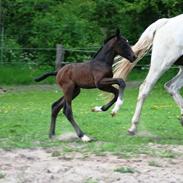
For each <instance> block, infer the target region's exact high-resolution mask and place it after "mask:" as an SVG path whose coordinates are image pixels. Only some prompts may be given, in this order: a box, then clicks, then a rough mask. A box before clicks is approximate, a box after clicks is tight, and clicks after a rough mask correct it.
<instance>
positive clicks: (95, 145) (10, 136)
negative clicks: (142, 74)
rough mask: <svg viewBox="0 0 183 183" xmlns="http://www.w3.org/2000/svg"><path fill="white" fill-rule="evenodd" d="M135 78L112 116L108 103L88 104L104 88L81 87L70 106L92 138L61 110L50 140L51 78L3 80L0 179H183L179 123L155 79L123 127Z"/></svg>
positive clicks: (54, 94) (91, 182) (54, 92)
mask: <svg viewBox="0 0 183 183" xmlns="http://www.w3.org/2000/svg"><path fill="white" fill-rule="evenodd" d="M133 77H135V73H134V76H132V78H133ZM164 79H165V78H163V80H164ZM140 83H141V81H131V82H127V89H126V91H125V101H124V105H123V107H122V108H121V109H120V111H119V113H118V114H117V115H116V116H115V117H111V115H110V113H111V111H110V110H109V111H107V112H104V113H92V112H91V109H92V107H93V106H95V105H100V104H103V103H105V102H106V101H108V100H109V98H110V94H109V95H108V94H107V95H106V94H104V93H101V91H98V90H95V89H94V90H82V91H81V95H80V96H79V97H78V98H77V99H76V100H75V101H74V102H73V107H74V108H75V109H76V110H75V111H74V114H75V116H76V119H78V121H79V125H80V126H81V127H82V128H83V129H84V130H85V131H86V133H87V134H89V135H90V136H91V137H95V141H93V142H90V143H83V142H80V141H79V140H78V138H77V137H76V135H75V133H74V131H73V128H72V127H71V126H70V124H69V122H68V121H67V120H66V119H65V118H64V116H63V115H62V113H60V115H59V117H58V123H57V131H56V133H57V136H56V138H55V139H52V140H49V138H48V135H47V134H48V127H49V118H50V112H49V111H50V105H49V104H51V102H52V100H53V99H54V98H55V99H56V98H58V96H60V90H59V88H58V87H57V86H56V85H53V84H52V85H50V84H46V85H45V84H43V85H27V86H3V88H4V89H6V92H3V93H1V94H0V101H1V105H0V121H1V128H0V148H1V151H0V155H1V159H0V177H1V178H0V182H5V183H6V182H12V183H14V182H42V181H43V180H44V181H46V182H53V183H54V182H61V183H62V182H63V183H64V182H74V183H77V182H78V183H79V182H83V183H95V182H96V183H98V182H120V183H121V182H122V183H123V182H126V181H128V180H130V182H137V180H138V181H139V182H147V180H150V181H151V182H181V181H182V165H183V161H182V160H183V151H182V150H183V128H182V126H181V125H180V123H179V119H178V118H179V109H178V107H177V106H176V104H175V103H174V102H173V100H172V98H171V97H170V96H169V95H168V94H167V93H166V91H164V88H163V85H162V83H161V81H160V82H159V83H158V84H157V86H156V87H155V89H154V90H153V91H152V93H151V95H150V97H149V98H148V100H147V102H146V104H145V105H146V107H144V109H143V114H142V122H141V124H140V126H139V131H138V133H137V135H136V136H129V135H128V134H127V130H126V129H128V127H129V126H130V123H129V121H130V118H131V116H132V114H133V109H134V105H135V102H136V97H137V93H138V86H139V84H140ZM81 106H82V107H81Z"/></svg>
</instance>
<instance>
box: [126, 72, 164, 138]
mask: <svg viewBox="0 0 183 183" xmlns="http://www.w3.org/2000/svg"><path fill="white" fill-rule="evenodd" d="M163 72H164V70H157V71H156V73H154V72H153V71H151V70H150V71H149V73H148V75H147V77H146V79H145V81H144V82H143V83H142V84H141V86H140V88H139V95H138V99H137V104H136V109H135V113H134V115H133V118H132V122H131V127H130V128H129V129H128V132H129V134H131V135H134V134H135V132H136V130H137V125H138V122H139V119H140V115H141V111H142V106H143V104H144V101H145V99H146V97H147V96H148V95H149V92H150V91H151V89H152V88H153V86H154V85H155V83H156V81H157V80H158V79H159V78H160V76H161V75H162V74H163Z"/></svg>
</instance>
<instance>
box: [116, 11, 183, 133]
mask: <svg viewBox="0 0 183 183" xmlns="http://www.w3.org/2000/svg"><path fill="white" fill-rule="evenodd" d="M151 48H152V54H151V64H150V69H149V73H148V75H147V76H146V79H145V80H144V82H143V83H142V85H141V86H140V89H139V95H138V100H137V105H136V109H135V113H134V115H133V118H132V124H131V127H130V128H129V130H128V132H129V134H131V135H133V134H135V133H136V131H137V125H138V122H139V119H140V115H141V111H142V106H143V104H144V101H145V99H146V98H147V96H148V94H149V92H150V91H151V89H152V88H153V86H154V85H155V83H156V82H157V80H158V79H159V78H160V77H161V76H162V74H163V73H164V72H165V71H166V70H168V69H169V68H170V67H171V66H172V65H173V64H177V65H179V66H180V69H179V72H178V74H177V75H176V76H175V77H174V78H173V79H171V80H170V81H168V82H167V83H166V84H165V89H166V90H167V92H168V93H170V94H171V95H172V97H173V99H174V100H175V102H176V104H177V105H178V106H179V108H180V111H181V123H182V125H183V98H182V96H181V95H180V94H179V90H180V89H181V88H182V87H183V14H181V15H179V16H176V17H173V18H164V19H159V20H157V21H156V22H154V23H153V24H151V25H150V26H149V27H148V28H147V29H146V30H145V31H144V32H143V34H142V35H141V37H140V38H139V40H138V42H137V43H136V44H135V45H134V46H133V47H132V49H133V51H134V52H135V54H136V55H137V60H136V61H135V62H134V63H133V64H130V63H129V62H128V61H127V60H126V59H122V60H121V61H119V62H118V63H117V65H116V67H115V71H114V72H115V74H114V77H122V78H123V79H126V77H127V75H128V73H129V72H130V71H131V70H132V68H133V67H134V66H135V65H136V63H137V62H138V61H139V60H140V59H141V58H142V57H143V56H144V55H145V54H146V53H147V52H148V51H149V50H150V49H151ZM121 103H122V99H121V98H120V97H119V99H118V103H116V105H115V107H114V109H117V110H119V107H120V105H121ZM117 110H115V112H117Z"/></svg>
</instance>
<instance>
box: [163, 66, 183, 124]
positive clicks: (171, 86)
mask: <svg viewBox="0 0 183 183" xmlns="http://www.w3.org/2000/svg"><path fill="white" fill-rule="evenodd" d="M164 87H165V89H166V90H167V91H168V93H170V94H171V95H172V97H173V99H174V100H175V102H176V104H177V105H178V106H179V108H180V111H181V124H182V125H183V98H182V96H181V95H180V93H179V90H180V89H181V88H182V87H183V67H180V70H179V72H178V74H177V75H176V76H175V77H174V78H173V79H171V80H170V81H168V82H167V83H165V85H164Z"/></svg>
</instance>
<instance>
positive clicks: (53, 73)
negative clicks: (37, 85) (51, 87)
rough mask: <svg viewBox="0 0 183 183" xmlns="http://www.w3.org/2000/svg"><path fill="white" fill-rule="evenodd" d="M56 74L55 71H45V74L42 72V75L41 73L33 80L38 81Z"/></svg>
mask: <svg viewBox="0 0 183 183" xmlns="http://www.w3.org/2000/svg"><path fill="white" fill-rule="evenodd" d="M56 75H57V71H53V72H47V73H45V74H43V75H41V76H39V77H37V78H35V79H34V80H35V81H36V82H39V81H42V80H44V79H46V78H47V77H49V76H56Z"/></svg>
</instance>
